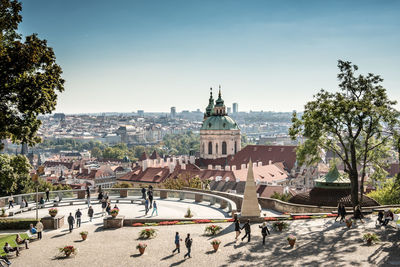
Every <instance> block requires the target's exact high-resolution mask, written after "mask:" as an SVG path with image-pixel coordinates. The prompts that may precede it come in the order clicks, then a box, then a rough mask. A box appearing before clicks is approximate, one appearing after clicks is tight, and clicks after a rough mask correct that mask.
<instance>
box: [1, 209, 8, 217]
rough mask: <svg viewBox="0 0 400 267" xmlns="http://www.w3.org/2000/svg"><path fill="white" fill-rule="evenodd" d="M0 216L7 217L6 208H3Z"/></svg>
mask: <svg viewBox="0 0 400 267" xmlns="http://www.w3.org/2000/svg"><path fill="white" fill-rule="evenodd" d="M0 217H7V214H6V210H5V209H4V208H1V214H0Z"/></svg>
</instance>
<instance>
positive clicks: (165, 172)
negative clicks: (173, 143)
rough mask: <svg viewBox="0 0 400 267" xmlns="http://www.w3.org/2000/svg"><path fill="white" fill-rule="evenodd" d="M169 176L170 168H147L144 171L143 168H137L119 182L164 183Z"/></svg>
mask: <svg viewBox="0 0 400 267" xmlns="http://www.w3.org/2000/svg"><path fill="white" fill-rule="evenodd" d="M168 176H169V168H166V167H164V168H161V167H160V168H152V167H150V168H147V169H146V170H145V171H142V169H141V167H136V168H135V169H134V170H132V171H131V172H129V173H127V174H125V175H124V176H122V177H120V178H119V179H118V180H121V181H129V182H144V183H162V182H164V181H165V179H167V177H168Z"/></svg>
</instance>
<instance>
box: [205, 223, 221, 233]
mask: <svg viewBox="0 0 400 267" xmlns="http://www.w3.org/2000/svg"><path fill="white" fill-rule="evenodd" d="M221 230H222V227H221V226H219V225H214V224H213V225H210V226H207V227H206V229H205V230H204V232H205V233H206V234H208V235H216V234H218V233H219V232H220V231H221Z"/></svg>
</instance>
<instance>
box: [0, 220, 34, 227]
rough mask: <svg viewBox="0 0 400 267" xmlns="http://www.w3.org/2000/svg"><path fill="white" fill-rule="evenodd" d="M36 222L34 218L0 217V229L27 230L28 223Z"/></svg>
mask: <svg viewBox="0 0 400 267" xmlns="http://www.w3.org/2000/svg"><path fill="white" fill-rule="evenodd" d="M36 223H37V221H36V220H35V219H9V218H7V219H0V230H19V229H25V230H28V229H29V225H30V224H33V225H35V224H36Z"/></svg>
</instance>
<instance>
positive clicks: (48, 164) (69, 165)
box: [43, 161, 74, 169]
mask: <svg viewBox="0 0 400 267" xmlns="http://www.w3.org/2000/svg"><path fill="white" fill-rule="evenodd" d="M73 164H74V163H73V162H72V161H46V162H45V163H44V164H43V165H44V166H45V167H56V166H60V165H63V166H65V167H66V168H67V169H72V166H73Z"/></svg>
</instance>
